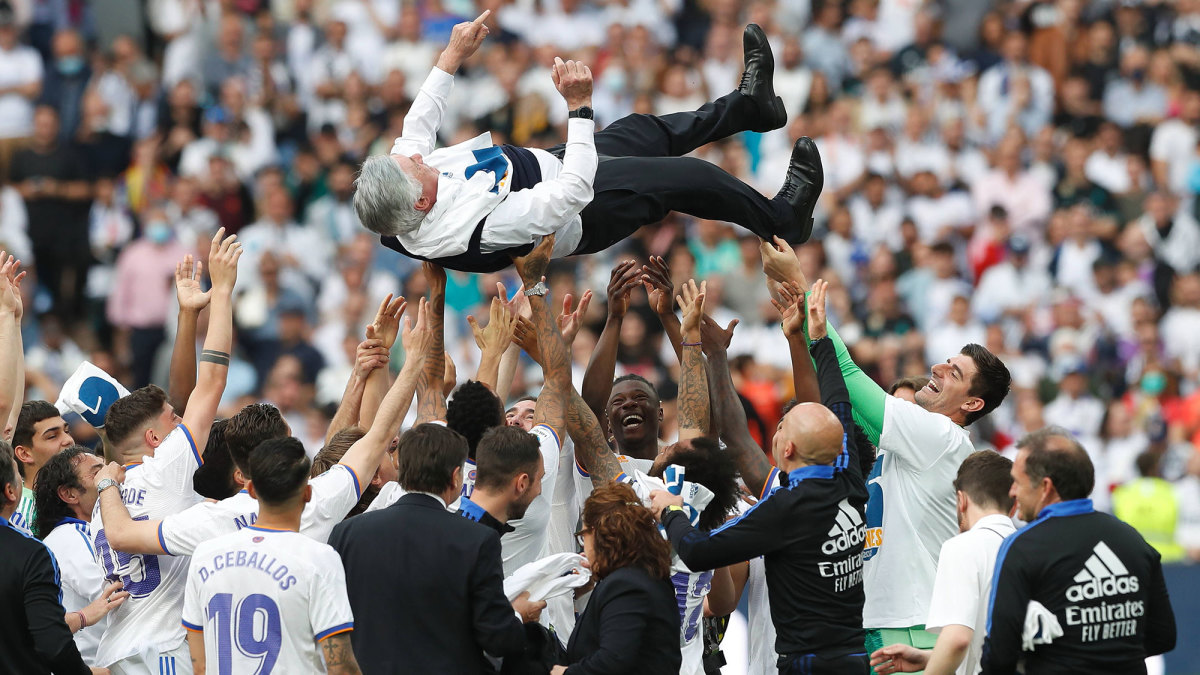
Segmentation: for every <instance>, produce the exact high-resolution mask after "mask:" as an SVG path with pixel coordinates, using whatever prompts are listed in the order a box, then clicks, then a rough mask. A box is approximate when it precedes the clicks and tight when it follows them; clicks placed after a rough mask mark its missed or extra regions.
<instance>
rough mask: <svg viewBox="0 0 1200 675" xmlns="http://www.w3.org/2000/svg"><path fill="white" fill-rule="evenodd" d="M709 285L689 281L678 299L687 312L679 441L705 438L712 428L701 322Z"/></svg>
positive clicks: (684, 332)
mask: <svg viewBox="0 0 1200 675" xmlns="http://www.w3.org/2000/svg"><path fill="white" fill-rule="evenodd" d="M706 291H707V284H706V282H703V281H702V282H700V287H699V288H696V282H695V281H694V280H689V281H688V282H687V283H686V284H684V286H683V288H682V289H681V292H680V294H679V295H678V296H676V298H675V299H676V301H677V302H678V303H679V309H680V310H682V312H683V320H682V321H681V327H682V330H683V343H682V346H683V359H682V360H681V361H680V362H679V363H680V375H679V440H681V441H683V440H687V439H689V438H696V437H697V436H703V435H705V434H706V433H707V432H708V428H709V414H710V412H709V409H708V405H709V402H708V376H707V374H706V373H705V370H704V352H703V351H701V349H700V347H701V342H700V321H701V318H702V317H703V316H704V296H705V293H706Z"/></svg>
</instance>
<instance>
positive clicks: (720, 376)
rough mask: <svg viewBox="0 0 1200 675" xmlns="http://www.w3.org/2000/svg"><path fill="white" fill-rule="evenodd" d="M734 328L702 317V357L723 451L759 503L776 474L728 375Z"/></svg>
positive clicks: (731, 324)
mask: <svg viewBox="0 0 1200 675" xmlns="http://www.w3.org/2000/svg"><path fill="white" fill-rule="evenodd" d="M736 325H737V322H736V320H735V321H734V322H732V323H730V324H729V327H728V328H724V329H722V328H721V326H720V324H718V323H717V322H716V321H713V320H712V318H711V317H708V316H705V317H704V320H703V321H702V322H701V324H700V340H701V342H703V343H704V354H705V355H706V356H708V364H709V367H710V369H711V371H712V375H713V377H712V380H711V382H712V385H713V389H714V394H715V398H716V401H717V407H716V409H715V410H714V412H715V413H716V416H717V417H720V418H721V419H722V420H723V423H722V424H721V440H722V441H725V447H726V448H727V449H728V450H729V452H731V453H733V458H734V461H735V462H737V466H738V472H739V473H741V474H742V481H743V482H744V483H745V484H746V487H748V488H749V489H750V490H751V491H752V492H753V493H754V496H755V497H757V498H758V499H762V498H763V497H764V496H765V495H766V493H767V491H768V485H767V484H768V482H769V481H768V479H770V478H772V477H773V476H774V475H775V470H774V467H773V466H771V462H770V460H769V459H767V455H766V453H765V452H763V450H762V448H761V447H759V445H758V443H755V442H754V438H753V437H752V436H751V435H750V428H749V425H748V424H747V423H746V410H745V409H744V408H743V407H742V400H741V399H740V398H739V397H738V393H737V389H735V388H734V386H733V378H732V376H730V374H729V354H728V351H727V350H728V349H729V342H730V340H732V339H733V329H734V327H735V326H736Z"/></svg>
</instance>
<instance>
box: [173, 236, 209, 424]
mask: <svg viewBox="0 0 1200 675" xmlns="http://www.w3.org/2000/svg"><path fill="white" fill-rule="evenodd" d="M202 278H204V263H203V262H201V261H199V260H193V258H192V256H191V254H188V255H187V256H184V258H183V262H181V263H178V264H176V265H175V297H176V298H178V300H179V318H178V319H177V320H176V324H175V346H174V347H173V348H172V349H171V372H170V375H169V376H168V377H169V379H168V382H167V396H168V398H169V399H170V401H171V405H174V406H175V412H176V413H179V414H181V415H182V414H183V413H184V412H186V411H187V403H188V399H189V398H191V396H192V391H193V390H194V389H195V388H196V320H197V319H198V318H199V316H200V311H201V310H203V309H204V308H205V307H208V302H209V299H210V297H211V295H212V293H211V291H210V292H208V293H206V292H204V289H202V288H201V287H200V280H201V279H202Z"/></svg>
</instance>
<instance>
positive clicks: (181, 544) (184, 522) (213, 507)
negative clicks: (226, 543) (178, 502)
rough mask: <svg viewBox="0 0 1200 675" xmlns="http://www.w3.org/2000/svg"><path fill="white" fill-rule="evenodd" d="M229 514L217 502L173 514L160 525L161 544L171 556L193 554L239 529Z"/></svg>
mask: <svg viewBox="0 0 1200 675" xmlns="http://www.w3.org/2000/svg"><path fill="white" fill-rule="evenodd" d="M227 515H228V514H226V513H225V512H223V511H222V510H221V509H220V507H219V506H218V503H213V502H200V503H199V504H196V505H195V506H192V507H189V508H187V509H184V510H183V511H180V512H179V513H174V514H171V515H169V516H167V517H166V518H163V519H162V521H161V522H160V523H159V524H158V545H159V546H161V547H162V550H163V553H166V554H167V555H192V554H193V553H195V552H196V547H197V546H199V545H200V544H202V543H204V542H206V541H208V540H210V539H215V538H216V537H219V536H221V535H223V534H229V533H230V532H234V531H236V530H237V526H236V525H235V524H234V522H233V521H232V520H231V519H230V518H228V517H227ZM251 522H253V521H249V522H247V524H250V523H251Z"/></svg>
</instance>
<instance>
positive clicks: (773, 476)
mask: <svg viewBox="0 0 1200 675" xmlns="http://www.w3.org/2000/svg"><path fill="white" fill-rule="evenodd" d="M778 477H779V469H776V468H775V467H771V470H770V471H768V472H767V479H766V480H764V481H763V486H762V488H760V489H759V491H758V498H759V499H763V498H764V497H766V496H767V487H768V486H769V485H771V483H772V482H774V481H776V480H778Z"/></svg>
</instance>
